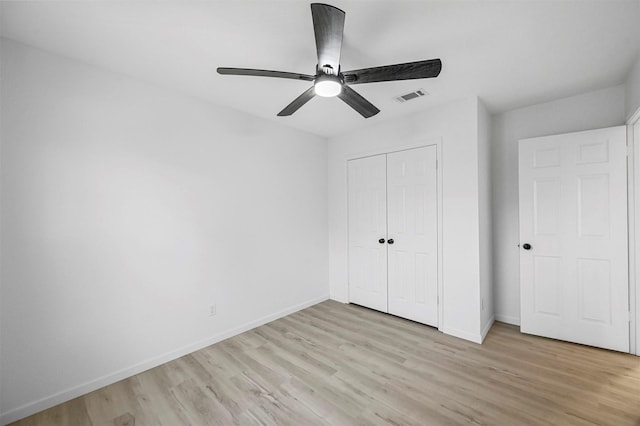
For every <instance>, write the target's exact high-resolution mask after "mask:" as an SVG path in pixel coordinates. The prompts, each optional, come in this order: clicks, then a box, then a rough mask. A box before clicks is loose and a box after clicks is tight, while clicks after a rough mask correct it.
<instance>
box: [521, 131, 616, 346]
mask: <svg viewBox="0 0 640 426" xmlns="http://www.w3.org/2000/svg"><path fill="white" fill-rule="evenodd" d="M519 167H520V169H519V173H520V181H519V186H520V188H519V190H520V194H519V196H520V245H521V249H520V291H521V330H522V332H524V333H531V334H536V335H540V336H547V337H552V338H556V339H561V340H567V341H572V342H576V343H582V344H587V345H592V346H598V347H603V348H608V349H614V350H619V351H623V352H628V351H629V317H628V315H629V286H628V266H627V263H628V260H627V250H628V248H627V176H626V129H625V127H624V126H621V127H613V128H608V129H599V130H592V131H587V132H579V133H570V134H565V135H557V136H549V137H542V138H534V139H526V140H521V141H520V146H519ZM525 244H528V245H530V247H529V246H525Z"/></svg>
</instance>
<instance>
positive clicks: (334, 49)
mask: <svg viewBox="0 0 640 426" xmlns="http://www.w3.org/2000/svg"><path fill="white" fill-rule="evenodd" d="M311 15H312V17H313V31H314V33H315V36H316V50H317V51H318V71H321V70H325V72H326V68H327V66H330V67H331V68H332V70H333V71H332V72H331V74H333V75H338V73H339V72H340V50H341V49H342V32H343V30H344V12H343V11H342V10H340V9H338V8H337V7H333V6H329V5H328V4H322V3H311Z"/></svg>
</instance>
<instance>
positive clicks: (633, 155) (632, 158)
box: [627, 108, 640, 356]
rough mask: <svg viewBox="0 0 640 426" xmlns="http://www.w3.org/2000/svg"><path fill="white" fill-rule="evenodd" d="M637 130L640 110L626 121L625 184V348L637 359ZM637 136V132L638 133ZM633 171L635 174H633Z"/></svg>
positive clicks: (639, 348)
mask: <svg viewBox="0 0 640 426" xmlns="http://www.w3.org/2000/svg"><path fill="white" fill-rule="evenodd" d="M635 127H640V108H638V109H637V110H636V112H635V113H633V114H632V115H631V117H629V119H628V120H627V173H628V176H627V180H628V183H629V185H628V186H629V190H628V200H629V210H628V211H629V217H628V222H629V348H630V353H632V354H634V355H637V356H640V279H639V277H638V267H639V266H640V257H639V256H640V250H639V249H638V248H639V247H640V222H639V221H638V220H637V215H638V214H639V213H640V139H639V138H638V137H636V135H635ZM638 134H639V135H640V129H639V130H638ZM636 170H637V171H636Z"/></svg>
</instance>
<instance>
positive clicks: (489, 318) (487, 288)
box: [478, 102, 494, 336]
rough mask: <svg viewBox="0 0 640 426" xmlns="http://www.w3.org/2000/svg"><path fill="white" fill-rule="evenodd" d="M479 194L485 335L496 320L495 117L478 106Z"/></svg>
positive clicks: (481, 105)
mask: <svg viewBox="0 0 640 426" xmlns="http://www.w3.org/2000/svg"><path fill="white" fill-rule="evenodd" d="M478 191H479V214H480V300H481V302H480V308H481V309H480V310H481V322H480V323H481V325H482V329H481V330H482V335H483V336H485V335H486V334H487V333H488V332H489V329H490V328H491V324H493V320H494V312H493V259H492V254H493V246H492V242H491V239H492V233H491V229H492V226H493V224H492V212H491V115H490V114H489V111H488V110H487V108H486V107H485V106H484V104H483V103H482V102H478Z"/></svg>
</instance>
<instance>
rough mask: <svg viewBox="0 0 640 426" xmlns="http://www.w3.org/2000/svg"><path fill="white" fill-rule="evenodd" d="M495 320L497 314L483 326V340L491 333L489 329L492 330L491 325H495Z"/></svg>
mask: <svg viewBox="0 0 640 426" xmlns="http://www.w3.org/2000/svg"><path fill="white" fill-rule="evenodd" d="M495 320H496V316H495V315H491V318H489V321H487V323H486V324H485V325H484V327H482V333H480V334H481V336H480V338H481V339H482V342H484V339H485V337H487V334H488V333H489V330H491V326H492V325H493V323H494V322H495Z"/></svg>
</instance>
